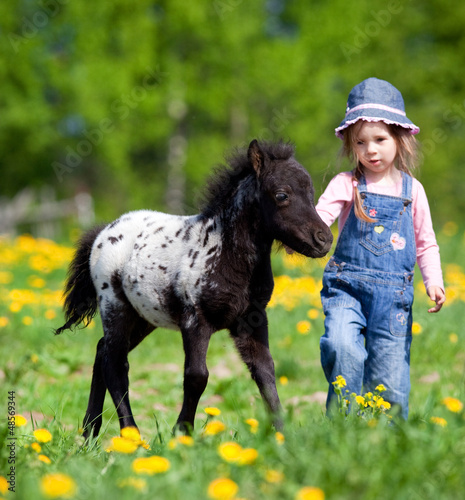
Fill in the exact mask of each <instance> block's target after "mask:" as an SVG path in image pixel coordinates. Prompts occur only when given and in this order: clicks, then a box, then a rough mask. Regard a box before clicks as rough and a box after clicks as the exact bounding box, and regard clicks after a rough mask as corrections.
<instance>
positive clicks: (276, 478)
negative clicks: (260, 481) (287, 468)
mask: <svg viewBox="0 0 465 500" xmlns="http://www.w3.org/2000/svg"><path fill="white" fill-rule="evenodd" d="M283 480H284V474H283V473H282V472H280V471H279V470H274V469H268V470H267V471H266V472H265V481H266V482H267V483H271V484H277V483H282V481H283Z"/></svg>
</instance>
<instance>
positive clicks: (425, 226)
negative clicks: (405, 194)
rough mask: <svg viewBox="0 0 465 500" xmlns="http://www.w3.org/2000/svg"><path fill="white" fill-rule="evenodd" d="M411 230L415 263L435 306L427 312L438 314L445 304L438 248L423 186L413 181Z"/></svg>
mask: <svg viewBox="0 0 465 500" xmlns="http://www.w3.org/2000/svg"><path fill="white" fill-rule="evenodd" d="M413 194H414V196H413V204H412V210H413V228H414V231H415V243H416V247H417V263H418V267H419V268H420V271H421V274H422V276H423V282H424V284H425V288H426V291H427V293H428V295H429V297H430V298H431V300H433V301H434V302H436V306H434V307H433V308H431V309H429V312H438V311H439V310H440V309H441V307H442V305H443V304H444V302H445V300H446V299H445V293H444V281H443V278H442V270H441V259H440V255H439V246H438V244H437V242H436V235H435V234H434V229H433V222H432V219H431V212H430V209H429V204H428V199H427V197H426V193H425V190H424V188H423V186H422V185H421V184H420V183H419V182H418V181H416V180H415V181H414V193H413Z"/></svg>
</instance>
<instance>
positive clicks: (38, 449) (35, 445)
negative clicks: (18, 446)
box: [31, 442, 42, 453]
mask: <svg viewBox="0 0 465 500" xmlns="http://www.w3.org/2000/svg"><path fill="white" fill-rule="evenodd" d="M31 448H32V449H33V450H34V451H35V452H36V453H40V452H41V451H42V446H40V444H39V443H35V442H34V443H32V444H31Z"/></svg>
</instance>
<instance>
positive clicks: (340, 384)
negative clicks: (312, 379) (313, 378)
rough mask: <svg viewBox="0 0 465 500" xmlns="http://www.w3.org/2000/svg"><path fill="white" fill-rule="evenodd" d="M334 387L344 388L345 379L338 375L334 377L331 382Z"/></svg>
mask: <svg viewBox="0 0 465 500" xmlns="http://www.w3.org/2000/svg"><path fill="white" fill-rule="evenodd" d="M332 384H333V385H334V387H336V388H338V389H341V388H342V387H345V386H346V385H347V382H346V379H345V378H344V377H343V376H342V375H338V376H337V377H336V380H335V381H334V382H332Z"/></svg>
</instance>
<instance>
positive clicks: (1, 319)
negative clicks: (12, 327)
mask: <svg viewBox="0 0 465 500" xmlns="http://www.w3.org/2000/svg"><path fill="white" fill-rule="evenodd" d="M9 322H10V320H9V319H8V318H7V317H6V316H0V328H4V327H5V326H6V325H8V323H9Z"/></svg>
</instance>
